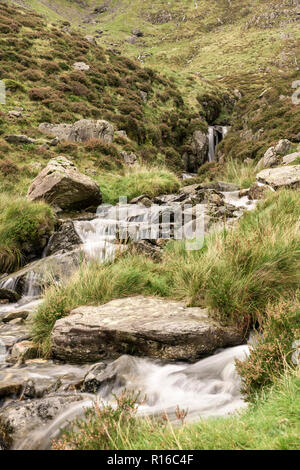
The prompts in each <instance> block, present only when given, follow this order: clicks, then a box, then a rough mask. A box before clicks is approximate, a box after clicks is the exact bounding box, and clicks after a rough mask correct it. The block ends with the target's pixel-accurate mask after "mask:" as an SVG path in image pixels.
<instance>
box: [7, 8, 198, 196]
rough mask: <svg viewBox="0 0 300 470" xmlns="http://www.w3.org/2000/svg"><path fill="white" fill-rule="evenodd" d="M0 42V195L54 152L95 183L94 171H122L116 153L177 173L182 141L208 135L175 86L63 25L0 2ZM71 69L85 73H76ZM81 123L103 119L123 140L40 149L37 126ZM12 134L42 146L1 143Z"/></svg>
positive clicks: (20, 188) (21, 188)
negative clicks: (2, 93) (79, 66)
mask: <svg viewBox="0 0 300 470" xmlns="http://www.w3.org/2000/svg"><path fill="white" fill-rule="evenodd" d="M0 41H1V53H0V79H1V80H3V81H4V83H5V85H6V91H7V97H6V105H2V106H1V129H0V133H1V135H0V159H1V160H0V184H1V188H2V190H6V191H10V190H14V192H19V193H22V194H23V193H24V192H25V191H26V189H27V185H28V183H29V181H30V180H32V177H33V176H35V175H36V174H37V172H38V171H39V162H40V163H43V161H45V160H49V158H51V157H52V156H53V154H55V153H56V154H57V153H58V154H67V155H71V156H73V157H74V159H75V162H76V164H77V165H78V166H79V167H80V168H81V169H83V170H87V171H94V172H95V177H96V178H97V171H99V170H103V169H104V170H105V169H110V170H113V169H116V168H120V167H122V158H121V156H120V155H121V151H126V152H135V153H136V154H137V156H138V158H140V161H144V162H155V163H159V162H160V163H164V162H165V163H166V164H167V165H168V166H170V167H173V168H177V169H180V167H181V166H182V162H181V155H182V152H183V150H182V147H183V146H184V145H185V144H186V143H187V139H188V137H189V136H190V135H191V134H192V132H193V131H194V130H195V129H202V130H204V131H205V129H206V128H207V124H206V121H205V116H204V113H203V110H202V108H201V106H200V105H199V103H198V102H197V101H196V100H195V101H194V106H193V107H192V106H191V104H190V103H187V104H185V102H184V99H183V97H182V95H181V93H180V90H179V89H178V88H177V87H176V84H175V83H174V80H172V79H169V78H165V77H163V76H161V75H159V74H158V73H157V72H155V71H153V69H151V68H148V67H146V68H144V67H141V66H140V65H139V64H138V63H137V62H135V61H132V60H130V59H128V58H125V57H124V56H121V55H119V54H117V53H116V52H115V51H114V49H113V48H110V49H102V48H101V47H99V46H97V45H95V44H91V43H90V42H89V41H88V40H87V39H84V38H83V36H82V35H81V34H80V33H78V32H76V31H74V30H72V31H69V30H68V28H67V30H66V28H65V27H64V26H63V25H60V26H59V25H58V26H54V25H49V26H48V27H46V25H45V24H44V23H43V21H42V19H41V18H40V17H39V16H38V15H37V14H35V13H32V12H29V11H28V10H23V9H19V10H16V7H15V5H14V6H13V7H9V6H7V5H6V4H5V3H4V4H3V3H1V6H0ZM75 62H84V63H86V64H87V65H88V66H89V67H90V69H89V70H87V71H78V70H75V69H74V63H75ZM21 108H22V109H21ZM82 118H84V119H88V118H90V119H105V120H108V121H109V122H111V123H113V124H114V126H115V129H116V130H123V131H125V132H126V133H127V136H128V138H126V137H122V136H119V137H117V138H116V139H115V142H114V144H112V145H103V144H102V145H100V143H99V142H98V143H97V142H96V143H95V142H94V143H87V144H86V145H76V144H61V145H58V146H56V147H47V146H46V147H45V146H43V143H44V141H43V138H44V140H45V136H44V135H42V134H41V133H40V132H39V131H38V126H39V124H40V123H42V122H50V123H74V122H75V121H77V120H79V119H82ZM15 133H16V134H26V136H28V137H30V138H36V139H38V142H40V145H39V146H37V145H32V144H30V143H27V144H25V145H21V146H16V145H14V144H11V143H8V142H6V141H5V139H4V137H5V136H7V135H9V134H15ZM8 155H9V156H8ZM19 183H20V184H19Z"/></svg>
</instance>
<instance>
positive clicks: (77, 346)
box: [52, 296, 243, 363]
mask: <svg viewBox="0 0 300 470" xmlns="http://www.w3.org/2000/svg"><path fill="white" fill-rule="evenodd" d="M242 341H243V335H242V333H241V332H238V331H236V330H234V329H231V328H225V327H222V326H221V325H219V324H218V323H217V322H215V321H213V320H212V319H210V318H209V316H208V313H207V311H206V310H203V309H200V308H187V307H186V306H185V305H184V304H183V303H180V302H173V301H168V300H162V299H156V298H147V297H142V296H138V297H131V298H126V299H118V300H113V301H111V302H109V303H108V304H106V305H102V306H99V307H79V308H77V309H75V310H73V311H72V312H71V314H70V315H69V316H68V317H66V318H62V319H60V320H58V321H57V322H56V324H55V326H54V329H53V332H52V352H53V355H54V357H56V358H59V359H62V360H71V361H72V362H79V363H81V362H91V361H98V360H101V359H103V358H109V357H118V356H120V355H122V354H129V353H130V354H134V355H138V356H148V357H152V358H160V359H164V360H168V361H179V360H188V361H193V360H195V359H197V358H199V357H201V356H202V355H205V354H210V353H212V352H213V351H215V350H216V349H217V348H220V347H225V346H229V345H237V344H240V343H241V342H242Z"/></svg>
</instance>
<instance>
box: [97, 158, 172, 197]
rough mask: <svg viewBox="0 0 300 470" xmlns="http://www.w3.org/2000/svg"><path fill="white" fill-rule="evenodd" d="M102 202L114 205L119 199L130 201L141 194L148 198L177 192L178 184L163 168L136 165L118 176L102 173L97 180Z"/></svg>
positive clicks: (122, 171)
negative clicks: (123, 198)
mask: <svg viewBox="0 0 300 470" xmlns="http://www.w3.org/2000/svg"><path fill="white" fill-rule="evenodd" d="M99 182H100V186H101V192H102V195H103V201H104V202H105V203H110V204H115V203H117V202H119V197H120V196H121V197H127V198H128V200H129V201H130V200H131V199H133V198H134V197H137V196H140V195H141V194H147V195H148V196H150V197H154V196H158V195H160V194H168V193H174V192H177V191H178V190H179V188H180V182H179V179H178V178H177V176H176V175H175V174H174V173H173V172H172V171H170V170H168V169H167V168H165V167H155V166H149V165H145V164H144V165H136V166H133V167H131V168H125V169H123V170H120V173H119V174H116V173H104V174H102V175H101V176H100V178H99Z"/></svg>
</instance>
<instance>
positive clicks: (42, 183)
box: [27, 157, 102, 210]
mask: <svg viewBox="0 0 300 470" xmlns="http://www.w3.org/2000/svg"><path fill="white" fill-rule="evenodd" d="M27 197H28V199H30V200H31V201H40V200H44V201H46V202H48V203H49V204H51V205H53V206H54V207H56V208H59V209H63V210H78V209H85V208H87V207H95V208H96V207H98V206H99V204H101V202H102V197H101V193H100V188H99V186H98V185H97V183H95V181H93V180H92V179H91V178H89V177H88V176H86V175H83V174H82V173H80V172H79V171H78V169H77V168H76V167H75V165H74V163H72V162H71V161H69V160H68V159H67V158H65V157H57V158H53V159H52V160H50V161H49V163H48V165H47V166H46V168H44V169H43V170H42V171H41V172H40V173H39V174H38V176H37V177H36V178H35V179H34V180H33V182H32V184H31V185H30V187H29V189H28V193H27Z"/></svg>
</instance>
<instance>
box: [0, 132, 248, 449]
mask: <svg viewBox="0 0 300 470" xmlns="http://www.w3.org/2000/svg"><path fill="white" fill-rule="evenodd" d="M224 132H225V130H224ZM223 195H224V197H225V202H226V203H228V204H232V205H235V206H236V207H237V209H242V210H245V209H248V210H249V209H250V210H251V209H253V208H254V207H255V203H256V202H253V203H252V202H251V203H250V202H249V200H248V198H246V197H245V198H240V197H239V192H238V191H237V192H230V193H225V192H224V193H223ZM161 199H163V198H161ZM168 200H169V196H166V197H165V205H152V206H151V207H150V208H146V207H144V206H142V205H138V204H133V205H130V204H126V203H121V204H120V205H118V206H110V205H102V206H100V207H99V209H98V211H97V215H96V217H95V219H93V220H91V221H82V220H80V221H79V220H77V221H75V222H74V226H75V229H76V231H77V233H78V235H79V236H80V238H81V240H82V242H83V244H82V249H83V250H84V252H85V253H86V255H87V256H88V258H90V259H93V260H97V261H98V262H104V261H107V260H111V259H113V257H114V256H115V254H116V252H117V250H120V249H121V250H122V249H124V246H125V245H123V244H122V242H124V241H126V240H128V239H131V240H141V239H158V238H170V237H171V236H174V230H175V228H174V227H175V226H176V217H177V216H176V213H177V209H179V210H180V211H181V208H180V204H178V203H176V202H175V203H171V204H168ZM173 201H174V198H173ZM199 206H200V205H199ZM185 222H188V221H187V220H185ZM17 282H18V278H13V277H12V278H9V279H8V280H6V281H5V282H2V284H1V283H0V287H5V288H8V289H15V288H16V287H17ZM23 284H24V285H23V298H22V299H21V301H19V302H18V303H16V304H9V305H2V306H0V317H1V316H4V315H5V314H6V313H7V312H11V311H12V310H13V311H18V310H22V309H24V308H26V310H30V309H31V308H32V309H33V310H34V309H35V308H36V307H37V305H38V303H39V302H40V301H41V300H40V299H39V298H38V296H39V295H40V290H39V287H38V280H37V275H36V274H35V273H34V272H33V271H32V272H30V273H28V274H27V275H26V278H25V282H23ZM24 334H25V335H26V331H24V327H23V326H22V325H18V324H16V325H11V324H10V323H8V324H5V325H4V326H2V327H1V328H0V365H1V362H2V364H3V367H4V369H3V368H2V370H4V372H6V370H7V371H10V370H11V369H10V367H9V366H8V365H7V364H6V363H5V360H6V356H7V350H6V348H11V347H12V345H13V344H14V343H15V342H16V341H20V338H22V335H23V336H24ZM3 344H4V345H5V348H4V347H3ZM248 354H249V347H248V346H247V345H244V346H238V347H234V348H229V349H226V350H223V351H219V352H218V353H217V354H215V355H213V356H211V357H208V358H206V359H202V360H200V361H198V362H197V363H196V364H193V365H188V364H184V363H179V364H162V363H159V362H157V361H153V360H149V359H147V358H137V357H131V356H122V357H121V358H119V359H118V360H117V361H114V362H112V363H110V364H108V365H107V369H105V371H106V370H108V372H109V371H110V370H112V371H113V372H114V373H113V376H114V377H115V379H114V380H113V381H110V382H109V384H107V382H105V381H104V382H103V385H102V386H101V387H100V389H99V391H98V393H97V394H96V395H86V398H85V400H83V401H82V402H79V403H77V402H76V404H75V405H72V406H70V407H68V408H67V409H66V410H65V411H64V412H63V413H62V414H60V415H59V416H58V417H57V418H56V419H54V421H53V422H51V423H50V424H48V425H46V426H45V427H43V428H42V429H37V430H35V431H34V432H33V433H32V434H29V435H28V436H27V437H26V438H25V439H23V440H22V442H19V443H18V444H17V445H16V447H17V448H18V449H46V448H49V447H50V442H51V439H53V438H55V437H57V436H58V435H59V433H60V432H61V429H62V428H65V427H66V426H67V425H68V423H69V422H70V421H72V420H73V419H74V418H77V417H82V416H83V415H84V410H85V409H86V408H89V407H91V406H93V405H94V403H95V401H96V400H97V401H99V402H100V403H111V404H114V403H115V399H114V395H118V394H120V393H121V392H122V390H124V388H126V390H129V391H130V390H131V391H134V392H137V391H139V392H140V395H139V396H140V399H141V400H140V403H139V407H138V414H139V415H141V416H145V415H154V416H159V415H162V414H163V413H167V414H168V416H169V419H170V420H171V421H174V422H176V409H177V407H179V408H180V409H182V410H187V411H188V415H187V420H189V421H193V420H197V419H199V418H201V417H204V418H207V417H210V416H223V415H227V414H230V413H233V412H234V411H236V410H238V409H240V408H243V407H245V406H246V405H245V403H244V401H243V399H242V396H241V393H240V388H241V380H240V377H239V375H238V374H237V371H236V369H235V360H236V359H240V360H243V359H245V358H246V357H247V355H248ZM6 367H7V369H6ZM86 371H87V366H71V365H67V364H57V363H53V362H51V361H47V362H45V363H43V361H40V362H39V361H37V362H34V361H31V362H30V361H29V363H28V364H26V366H25V367H24V368H23V369H20V370H16V371H14V378H15V379H19V380H21V379H22V378H23V380H24V381H25V380H29V379H30V380H33V381H34V382H35V385H36V387H37V388H39V387H42V388H43V387H44V386H45V384H46V385H53V383H54V382H55V381H57V380H58V379H59V380H62V381H65V383H66V384H67V383H70V382H72V380H73V379H74V380H75V379H76V380H78V378H83V377H84V375H85V373H86ZM0 379H1V367H0ZM26 435H27V433H26Z"/></svg>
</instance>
